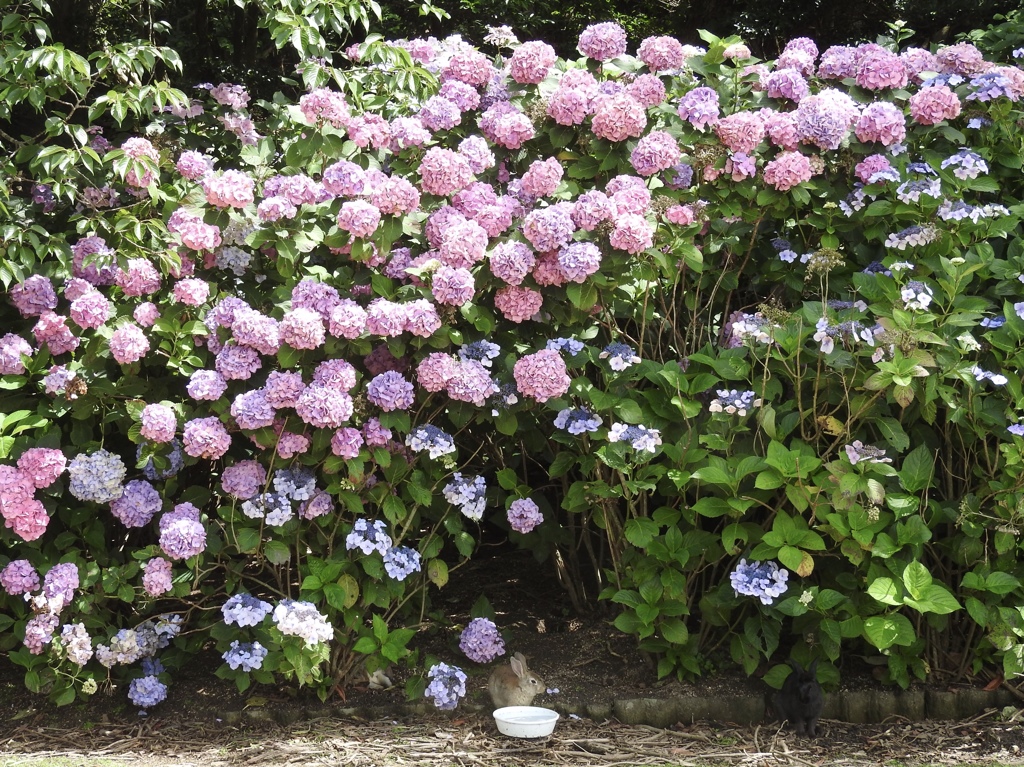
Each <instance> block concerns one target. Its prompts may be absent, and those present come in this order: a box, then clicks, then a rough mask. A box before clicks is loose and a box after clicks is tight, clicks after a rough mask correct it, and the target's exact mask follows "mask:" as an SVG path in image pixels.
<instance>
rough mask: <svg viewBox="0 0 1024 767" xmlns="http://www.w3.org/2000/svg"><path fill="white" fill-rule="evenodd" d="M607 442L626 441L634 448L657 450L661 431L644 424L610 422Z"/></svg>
mask: <svg viewBox="0 0 1024 767" xmlns="http://www.w3.org/2000/svg"><path fill="white" fill-rule="evenodd" d="M608 441H609V442H628V443H629V444H630V445H631V446H632V448H633V449H634V450H638V451H639V450H646V451H648V452H651V453H655V452H657V449H658V445H660V444H661V432H660V431H658V430H657V429H651V428H648V427H646V426H629V425H627V424H624V423H616V424H612V428H611V429H609V430H608Z"/></svg>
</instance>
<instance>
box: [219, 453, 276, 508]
mask: <svg viewBox="0 0 1024 767" xmlns="http://www.w3.org/2000/svg"><path fill="white" fill-rule="evenodd" d="M220 481H221V486H222V487H223V488H224V492H225V493H227V494H228V495H230V496H232V497H233V498H238V499H239V500H243V501H246V500H248V499H250V498H252V497H253V496H255V495H256V494H257V493H259V492H261V491H262V490H263V487H264V485H266V483H267V472H266V470H265V469H264V468H263V466H262V465H261V464H260V463H259V461H252V460H249V461H239V462H238V463H236V464H233V465H231V466H228V467H227V468H226V469H224V472H223V473H222V474H221V479H220Z"/></svg>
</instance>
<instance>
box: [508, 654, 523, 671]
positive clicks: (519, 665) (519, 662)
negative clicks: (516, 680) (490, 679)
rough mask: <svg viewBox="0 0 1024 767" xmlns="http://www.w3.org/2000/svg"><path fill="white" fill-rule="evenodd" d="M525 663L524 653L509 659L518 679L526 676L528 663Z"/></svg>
mask: <svg viewBox="0 0 1024 767" xmlns="http://www.w3.org/2000/svg"><path fill="white" fill-rule="evenodd" d="M523 661H524V659H523V655H522V653H518V652H517V653H516V654H515V655H513V656H512V658H510V659H509V663H511V664H512V670H513V671H515V672H516V676H518V677H523V676H526V663H524V662H523Z"/></svg>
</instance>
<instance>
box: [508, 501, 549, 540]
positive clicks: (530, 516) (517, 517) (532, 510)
mask: <svg viewBox="0 0 1024 767" xmlns="http://www.w3.org/2000/svg"><path fill="white" fill-rule="evenodd" d="M507 517H508V524H509V526H510V527H511V528H512V529H513V530H515V531H516V532H517V533H523V534H524V535H525V534H526V533H530V532H533V529H534V528H535V527H536V526H537V525H539V524H540V523H541V522H543V521H544V515H543V514H541V511H540V507H539V506H537V504H536V503H535V502H534V501H533V500H531V499H530V498H517V499H516V500H514V501H512V503H511V504H510V505H509V507H508V514H507Z"/></svg>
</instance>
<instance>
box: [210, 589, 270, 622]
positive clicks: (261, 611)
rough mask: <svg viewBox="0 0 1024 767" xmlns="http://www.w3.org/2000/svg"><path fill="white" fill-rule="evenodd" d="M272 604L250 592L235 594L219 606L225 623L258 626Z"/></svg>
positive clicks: (268, 612)
mask: <svg viewBox="0 0 1024 767" xmlns="http://www.w3.org/2000/svg"><path fill="white" fill-rule="evenodd" d="M273 609H274V608H273V606H272V605H271V604H270V603H269V602H264V601H263V600H262V599H258V598H257V597H254V596H253V595H252V594H235V595H234V596H232V597H231V598H230V599H228V601H227V602H225V603H224V604H223V605H222V606H221V608H220V611H221V614H223V616H224V622H225V623H226V624H228V625H229V626H230V625H235V626H258V625H260V623H262V622H263V619H264V618H266V617H267V616H268V615H269V614H270V612H271V610H273Z"/></svg>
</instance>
